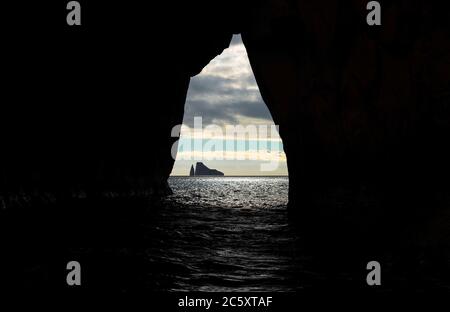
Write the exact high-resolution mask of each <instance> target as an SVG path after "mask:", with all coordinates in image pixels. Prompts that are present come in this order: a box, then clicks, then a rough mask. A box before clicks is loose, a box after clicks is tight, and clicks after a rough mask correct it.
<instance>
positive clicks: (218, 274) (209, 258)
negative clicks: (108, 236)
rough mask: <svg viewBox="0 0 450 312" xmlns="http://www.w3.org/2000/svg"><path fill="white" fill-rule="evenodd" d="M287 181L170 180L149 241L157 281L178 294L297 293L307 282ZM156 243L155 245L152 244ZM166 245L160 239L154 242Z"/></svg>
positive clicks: (196, 178)
mask: <svg viewBox="0 0 450 312" xmlns="http://www.w3.org/2000/svg"><path fill="white" fill-rule="evenodd" d="M288 183H289V181H288V178H287V177H170V179H169V184H170V186H171V188H172V190H173V193H174V194H173V195H172V196H169V197H168V198H167V199H166V200H165V201H166V204H167V205H164V208H162V209H161V210H160V211H159V212H158V214H157V216H155V220H154V222H152V224H151V225H149V229H148V232H147V233H148V235H149V238H150V241H152V246H151V248H149V249H148V250H147V255H148V257H149V261H150V262H151V263H152V264H153V265H152V267H155V266H156V267H158V268H159V269H158V270H153V272H152V273H151V275H152V276H151V277H150V280H152V281H155V282H157V284H158V285H153V286H154V287H157V286H159V287H160V289H166V290H176V291H183V290H186V291H293V290H298V289H299V288H301V286H300V282H301V281H300V276H299V275H302V274H307V272H305V270H304V269H303V268H302V265H301V263H304V262H305V260H306V259H304V258H301V256H300V252H299V251H298V250H297V248H298V247H296V246H298V244H297V243H296V240H297V239H298V238H297V237H296V235H295V233H294V231H293V230H292V229H291V228H290V226H289V224H288V221H287V211H286V205H287V200H288ZM152 238H153V239H152ZM154 238H158V239H156V240H155V239H154Z"/></svg>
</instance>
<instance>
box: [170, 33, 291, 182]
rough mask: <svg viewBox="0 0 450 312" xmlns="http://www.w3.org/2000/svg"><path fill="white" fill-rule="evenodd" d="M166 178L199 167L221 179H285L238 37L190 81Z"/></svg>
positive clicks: (281, 159)
mask: <svg viewBox="0 0 450 312" xmlns="http://www.w3.org/2000/svg"><path fill="white" fill-rule="evenodd" d="M175 149H176V150H178V152H177V155H176V161H175V165H174V167H173V170H172V173H171V175H181V176H184V175H189V170H190V167H191V165H192V164H194V166H195V163H196V162H197V161H201V162H203V163H204V164H205V165H206V166H208V167H209V168H212V169H217V170H220V171H222V172H224V174H225V175H227V176H268V175H287V168H286V155H285V154H284V152H283V145H282V142H281V139H280V137H279V135H278V131H277V128H276V127H275V125H274V122H273V120H272V117H271V115H270V112H269V110H268V109H267V107H266V105H265V103H264V101H263V100H262V98H261V94H260V92H259V89H258V86H257V84H256V81H255V77H254V75H253V72H252V70H251V67H250V63H249V61H248V57H247V52H246V50H245V47H244V45H243V44H242V40H241V37H240V35H235V36H233V40H232V42H231V44H230V47H229V48H228V49H226V50H225V51H224V52H223V53H222V54H221V55H219V56H217V57H216V58H215V59H214V60H212V61H211V62H210V63H209V64H208V65H207V66H206V67H205V68H204V69H203V71H202V72H201V73H200V74H199V75H197V76H195V77H193V78H192V79H191V83H190V86H189V90H188V95H187V100H186V105H185V112H184V119H183V125H182V127H181V129H180V139H179V140H178V148H175Z"/></svg>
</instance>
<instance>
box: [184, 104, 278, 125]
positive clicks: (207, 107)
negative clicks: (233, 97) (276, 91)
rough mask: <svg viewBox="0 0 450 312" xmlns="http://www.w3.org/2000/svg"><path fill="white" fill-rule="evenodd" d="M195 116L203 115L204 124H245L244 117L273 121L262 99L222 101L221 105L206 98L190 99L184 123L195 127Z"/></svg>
mask: <svg viewBox="0 0 450 312" xmlns="http://www.w3.org/2000/svg"><path fill="white" fill-rule="evenodd" d="M194 117H202V123H203V126H207V125H209V124H216V125H219V126H224V125H236V124H243V122H242V119H243V117H244V118H252V119H253V118H255V119H261V120H265V121H267V123H270V122H271V116H270V113H269V110H268V109H267V107H266V105H265V104H264V103H263V102H260V101H238V102H228V103H220V104H219V106H217V104H211V103H210V102H207V101H204V100H196V101H190V102H189V103H187V105H186V110H185V114H184V124H186V125H187V126H189V127H193V126H194Z"/></svg>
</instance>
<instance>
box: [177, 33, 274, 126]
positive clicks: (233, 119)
mask: <svg viewBox="0 0 450 312" xmlns="http://www.w3.org/2000/svg"><path fill="white" fill-rule="evenodd" d="M197 116H198V117H200V116H201V117H202V118H203V124H204V125H208V124H217V125H227V124H233V125H235V124H246V123H248V122H249V120H255V119H258V120H259V121H261V122H264V123H271V122H272V118H271V116H270V113H269V110H268V109H267V107H266V105H265V103H264V102H263V100H262V99H261V95H260V93H259V90H258V87H257V84H256V81H255V78H254V76H253V72H252V70H251V68H250V64H249V62H248V58H247V54H246V52H245V48H244V46H243V45H242V40H241V37H240V36H234V37H233V40H232V44H231V46H230V48H229V49H226V50H225V51H224V53H222V55H220V56H218V57H217V58H216V59H214V60H213V61H211V62H210V64H209V65H208V66H207V67H205V68H204V70H203V71H202V73H201V74H200V75H198V76H196V77H194V78H192V80H191V83H190V86H189V92H188V97H187V101H186V107H185V116H184V124H186V125H187V126H189V127H192V126H193V121H194V117H197Z"/></svg>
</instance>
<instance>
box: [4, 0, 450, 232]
mask: <svg viewBox="0 0 450 312" xmlns="http://www.w3.org/2000/svg"><path fill="white" fill-rule="evenodd" d="M41 2H42V1H40V2H39V3H37V2H26V1H22V2H20V3H6V4H5V5H4V9H5V12H8V15H7V16H6V17H5V19H4V20H3V21H2V22H3V23H5V25H6V26H5V28H4V29H11V27H13V29H14V31H11V32H8V31H7V32H6V33H5V39H4V41H5V43H6V44H5V47H6V48H5V53H6V56H5V57H4V59H3V61H2V63H3V65H4V66H3V68H4V69H3V71H2V76H3V77H4V79H2V80H3V81H4V82H3V88H2V89H3V90H2V91H3V97H4V99H5V100H4V103H3V105H2V108H1V117H2V123H1V127H2V131H1V133H0V135H1V139H2V142H3V143H2V155H1V157H2V166H1V168H0V177H1V179H0V185H1V193H2V195H3V198H4V199H5V198H6V199H7V198H17V196H16V195H17V194H37V195H38V196H39V195H42V194H44V193H46V192H48V193H52V194H56V197H59V196H61V197H67V196H68V197H70V196H71V194H73V193H76V192H78V191H80V190H83V191H86V192H87V193H88V195H90V196H97V195H99V194H103V193H105V192H106V193H111V192H115V193H120V194H131V193H136V192H138V193H146V195H149V194H167V193H169V192H170V190H169V189H168V186H167V177H168V175H169V173H170V171H171V169H172V165H173V159H172V157H171V155H170V151H171V147H172V144H173V143H174V142H175V140H176V138H171V136H170V134H171V130H172V127H173V126H175V125H177V124H180V123H181V121H182V118H183V108H184V102H185V97H186V93H187V89H188V85H189V79H190V77H191V76H194V75H196V74H198V73H199V72H200V71H201V70H202V69H203V67H204V66H206V65H207V64H208V62H209V61H210V60H212V59H213V58H214V57H215V56H216V55H218V54H220V53H221V52H222V51H223V49H225V48H226V47H228V45H229V43H230V40H231V36H232V34H233V33H242V37H243V41H244V44H245V46H246V48H247V51H248V55H249V58H250V62H251V65H252V68H253V70H254V73H255V77H256V80H257V82H258V85H259V87H260V91H261V93H262V95H263V98H264V100H265V102H266V104H267V105H268V107H269V109H270V111H271V113H272V115H273V118H274V121H275V123H276V124H278V125H280V134H281V137H282V138H283V142H284V146H285V150H286V153H287V156H288V167H289V178H290V195H289V200H290V211H291V214H292V215H293V219H294V220H308V221H310V222H308V223H309V224H310V227H311V228H316V229H319V231H320V230H322V229H324V228H327V227H330V230H329V231H328V230H326V231H325V232H326V233H327V232H330V231H332V230H331V229H332V228H333V227H332V224H333V223H337V222H333V221H336V220H338V219H336V218H340V220H341V221H343V222H347V223H342V224H344V225H342V227H343V228H344V227H345V226H347V225H348V228H349V229H360V230H365V228H370V226H367V225H368V224H369V225H372V226H378V227H383V226H386V227H387V228H388V227H389V226H391V227H395V226H397V225H398V224H400V223H404V224H405V228H406V227H410V228H413V229H414V228H415V227H416V226H417V225H418V224H423V222H425V220H426V222H428V220H429V219H430V218H431V216H437V215H441V216H442V215H444V216H445V215H446V213H445V211H446V210H445V207H447V206H445V205H446V203H445V200H446V198H447V197H448V178H447V177H448V173H449V171H450V170H449V165H448V159H449V156H450V155H449V154H448V151H447V145H448V137H449V120H450V118H449V117H450V116H449V109H448V107H449V97H448V95H449V81H450V79H449V77H448V76H449V72H450V70H449V56H450V52H449V49H450V48H449V40H448V38H449V25H448V24H449V22H448V21H449V20H450V19H449V17H448V12H450V9H449V5H448V4H443V3H441V2H434V1H433V2H430V1H424V0H423V1H422V0H414V1H401V0H398V1H389V2H382V10H383V11H382V14H383V15H382V22H383V26H381V27H369V26H367V24H366V22H365V20H366V14H367V11H366V9H365V6H366V4H367V2H366V1H356V0H355V1H338V0H334V1H301V0H297V1H296V0H267V1H227V2H225V1H218V2H214V3H211V2H210V1H197V2H195V3H183V4H177V5H176V6H175V5H174V4H172V3H167V2H166V3H162V2H158V3H151V4H142V3H138V2H133V1H130V2H126V3H122V2H119V1H113V2H111V1H109V2H105V1H96V2H95V3H92V2H86V1H81V3H82V8H83V9H84V11H83V12H85V13H83V14H84V15H83V16H84V17H85V18H84V19H83V23H84V24H83V26H82V27H81V28H71V27H67V26H66V27H62V26H61V25H65V16H66V11H65V4H66V2H64V1H61V6H60V7H58V8H56V7H55V6H54V5H53V4H50V3H41ZM137 8H139V9H137ZM8 27H9V28H8ZM330 194H331V195H330ZM19 197H20V196H19ZM341 201H344V202H345V201H347V202H350V203H348V205H344V206H345V207H348V208H346V209H342V208H338V207H341V206H342V205H338V204H337V203H338V202H339V203H340V202H341ZM363 202H369V203H363ZM361 207H365V208H364V209H361ZM443 211H444V212H443ZM443 218H444V219H445V217H443ZM431 219H432V218H431ZM326 220H329V222H327V221H326ZM430 222H431V224H433V222H432V221H430ZM361 228H362V229H361ZM349 231H351V230H349Z"/></svg>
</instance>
